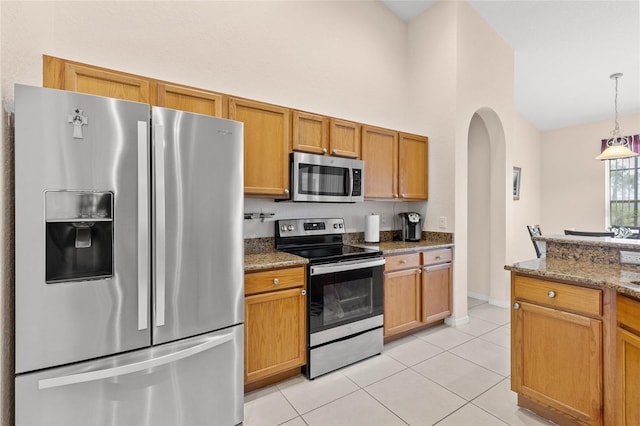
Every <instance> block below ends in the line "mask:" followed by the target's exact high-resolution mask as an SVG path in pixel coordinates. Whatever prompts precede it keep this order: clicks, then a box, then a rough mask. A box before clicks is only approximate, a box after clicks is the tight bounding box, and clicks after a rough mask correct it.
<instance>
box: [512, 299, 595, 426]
mask: <svg viewBox="0 0 640 426" xmlns="http://www.w3.org/2000/svg"><path fill="white" fill-rule="evenodd" d="M516 302H517V303H516V304H514V308H513V309H514V315H512V324H511V327H512V343H511V388H512V390H514V391H515V392H518V393H521V394H522V395H524V396H526V397H529V398H531V399H533V400H535V401H537V402H538V403H540V404H543V405H546V406H548V407H551V408H553V409H556V410H558V411H560V412H562V413H565V414H567V415H569V416H571V417H573V418H575V419H577V420H579V421H580V422H584V423H586V424H593V425H598V424H602V403H603V394H602V392H603V391H602V321H601V320H596V319H592V318H588V317H585V316H582V315H576V314H572V313H568V312H564V311H559V310H556V309H551V308H545V307H542V306H538V305H534V304H530V303H526V302H522V301H519V300H518V299H516Z"/></svg>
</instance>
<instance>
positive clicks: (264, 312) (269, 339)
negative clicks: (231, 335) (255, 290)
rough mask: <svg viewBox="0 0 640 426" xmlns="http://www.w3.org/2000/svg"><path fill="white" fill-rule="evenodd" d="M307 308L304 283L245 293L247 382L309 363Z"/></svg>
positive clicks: (245, 367)
mask: <svg viewBox="0 0 640 426" xmlns="http://www.w3.org/2000/svg"><path fill="white" fill-rule="evenodd" d="M305 312H306V300H305V295H304V289H303V288H302V287H299V288H294V289H290V290H281V291H272V292H269V293H263V294H256V295H253V296H247V297H245V309H244V328H245V335H244V343H245V344H244V348H245V356H244V380H245V384H246V383H250V382H254V381H256V380H260V379H263V378H265V377H268V376H271V375H273V374H277V373H280V372H283V371H286V370H289V369H291V368H295V367H298V366H301V365H304V364H305V362H306V314H305Z"/></svg>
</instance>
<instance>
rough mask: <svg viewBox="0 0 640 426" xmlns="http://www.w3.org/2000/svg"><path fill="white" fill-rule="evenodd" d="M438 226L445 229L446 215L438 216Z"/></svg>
mask: <svg viewBox="0 0 640 426" xmlns="http://www.w3.org/2000/svg"><path fill="white" fill-rule="evenodd" d="M438 226H440V229H447V217H446V216H440V220H439V221H438Z"/></svg>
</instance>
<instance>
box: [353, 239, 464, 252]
mask: <svg viewBox="0 0 640 426" xmlns="http://www.w3.org/2000/svg"><path fill="white" fill-rule="evenodd" d="M353 245H354V246H359V247H367V248H373V249H378V250H381V251H382V253H384V254H398V253H407V252H412V251H421V250H433V249H439V248H449V247H453V244H452V243H443V242H441V241H429V240H422V241H417V242H414V243H412V242H408V241H382V242H380V243H378V244H373V243H357V244H353Z"/></svg>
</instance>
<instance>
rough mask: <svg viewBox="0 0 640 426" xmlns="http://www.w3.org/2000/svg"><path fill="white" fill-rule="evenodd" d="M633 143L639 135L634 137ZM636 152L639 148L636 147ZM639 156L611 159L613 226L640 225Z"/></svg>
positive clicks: (610, 188)
mask: <svg viewBox="0 0 640 426" xmlns="http://www.w3.org/2000/svg"><path fill="white" fill-rule="evenodd" d="M632 141H633V142H632V144H631V145H632V149H633V148H635V147H634V146H633V145H637V143H638V135H635V136H633V137H632ZM634 150H635V151H636V152H637V150H636V149H634ZM638 158H640V156H639V157H632V158H623V159H620V160H609V161H608V163H609V221H610V225H612V226H625V227H640V215H639V212H638V209H639V207H640V205H639V204H640V198H639V197H640V186H639V182H638V180H639V178H640V170H638V166H639V163H640V162H639V161H638Z"/></svg>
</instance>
